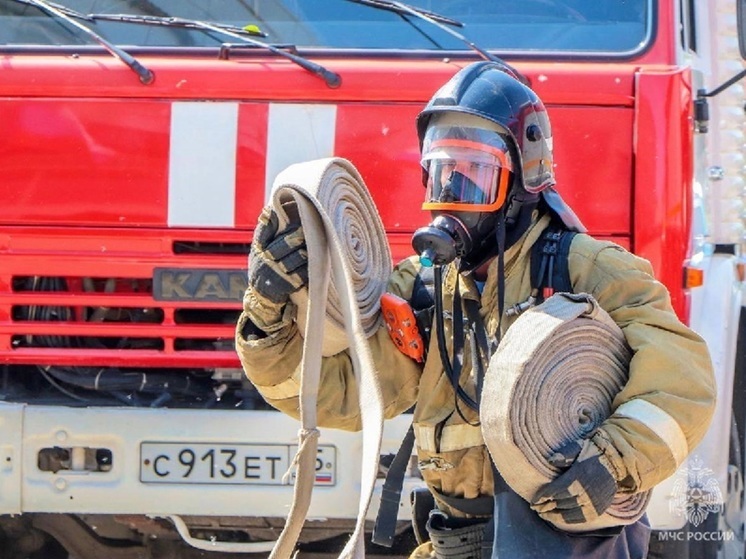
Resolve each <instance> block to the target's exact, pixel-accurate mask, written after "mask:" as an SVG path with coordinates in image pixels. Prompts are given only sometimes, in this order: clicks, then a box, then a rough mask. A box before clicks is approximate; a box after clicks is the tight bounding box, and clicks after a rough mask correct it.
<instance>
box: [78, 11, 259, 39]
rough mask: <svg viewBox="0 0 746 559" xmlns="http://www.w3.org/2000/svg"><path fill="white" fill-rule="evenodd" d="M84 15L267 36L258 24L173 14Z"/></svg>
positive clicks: (92, 18)
mask: <svg viewBox="0 0 746 559" xmlns="http://www.w3.org/2000/svg"><path fill="white" fill-rule="evenodd" d="M85 17H86V19H88V20H91V21H97V20H101V21H116V22H119V23H138V24H142V25H160V26H162V27H181V28H183V29H199V30H201V31H213V32H216V33H221V34H223V35H229V36H231V37H235V36H236V35H250V36H253V37H266V36H267V34H266V33H264V32H263V31H261V30H260V29H259V27H258V26H256V25H253V24H249V25H247V26H246V27H238V26H236V25H228V24H226V23H214V22H207V21H201V20H199V19H185V18H182V17H175V16H169V17H163V16H147V15H139V14H86V15H85Z"/></svg>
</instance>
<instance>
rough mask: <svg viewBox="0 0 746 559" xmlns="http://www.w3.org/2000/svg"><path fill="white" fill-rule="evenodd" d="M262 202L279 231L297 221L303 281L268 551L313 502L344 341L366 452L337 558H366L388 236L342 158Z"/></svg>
mask: <svg viewBox="0 0 746 559" xmlns="http://www.w3.org/2000/svg"><path fill="white" fill-rule="evenodd" d="M269 203H270V204H271V206H272V207H273V208H274V210H275V211H276V212H277V214H278V218H279V224H280V229H282V228H283V227H284V226H285V225H286V224H287V223H288V222H290V221H295V220H299V221H300V224H301V226H302V227H303V233H304V236H305V240H306V246H307V249H308V278H309V279H308V287H307V289H302V290H300V291H299V292H296V293H294V294H293V295H292V296H291V300H292V301H293V302H294V303H295V304H296V305H297V307H298V314H297V321H298V324H299V327H300V330H301V332H302V336H303V359H302V362H301V380H300V385H301V389H300V420H301V429H300V433H299V445H298V447H299V448H298V452H297V454H296V456H295V459H294V460H293V465H295V466H297V469H296V481H295V487H294V492H293V503H292V505H291V507H290V512H289V514H288V517H287V520H286V522H285V526H284V528H283V530H282V533H281V534H280V537H279V538H278V540H277V543H276V544H275V547H274V549H273V550H272V553H271V554H270V558H271V559H286V558H289V557H291V556H292V555H293V553H294V551H295V545H296V543H297V541H298V536H299V535H300V531H301V529H302V527H303V523H304V522H305V518H306V515H307V513H308V508H309V506H310V503H311V493H312V490H313V484H314V481H315V473H316V458H317V448H318V444H317V443H318V436H319V431H318V429H317V401H318V388H319V377H320V373H321V360H322V356H324V355H334V354H335V353H338V352H339V351H342V350H344V349H348V348H349V353H350V357H351V360H352V364H353V369H354V372H355V377H356V380H357V385H358V391H359V392H358V396H359V401H360V408H361V417H362V424H363V432H362V437H363V452H362V468H361V492H360V502H359V507H358V518H357V522H356V525H355V530H354V532H353V534H352V537H351V538H350V540H349V541H348V542H347V545H346V546H345V548H344V549H343V551H342V553H341V554H340V557H345V558H347V557H355V558H358V557H363V556H364V553H365V552H364V545H363V535H364V527H365V516H366V513H367V511H368V507H369V505H370V499H371V495H372V492H373V488H374V485H375V481H376V476H377V473H378V461H379V456H380V447H381V438H382V431H383V403H382V397H381V390H380V387H379V385H378V380H377V377H376V374H375V368H374V364H373V359H372V356H371V353H370V349H369V346H368V344H367V342H366V340H367V338H368V337H370V336H371V335H373V334H374V333H375V332H376V330H377V329H378V327H379V326H380V324H381V317H380V299H381V295H382V294H383V292H384V290H385V287H386V284H387V282H388V280H389V277H390V275H391V272H392V264H391V253H390V251H389V246H388V240H387V238H386V233H385V231H384V229H383V224H382V222H381V219H380V216H379V215H378V211H377V209H376V207H375V204H374V203H373V200H372V198H371V196H370V193H369V192H368V190H367V187H366V186H365V183H364V182H363V180H362V178H361V176H360V174H359V173H358V172H357V170H356V169H355V167H354V166H353V165H352V163H350V162H349V161H347V160H345V159H341V158H326V159H318V160H314V161H308V162H305V163H298V164H294V165H291V166H289V167H288V168H286V169H285V170H284V171H282V172H281V173H280V174H278V175H277V177H276V179H275V180H274V183H273V186H272V191H271V194H270V202H269ZM341 389H342V387H340V390H341ZM291 467H292V466H291Z"/></svg>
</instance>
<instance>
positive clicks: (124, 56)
mask: <svg viewBox="0 0 746 559" xmlns="http://www.w3.org/2000/svg"><path fill="white" fill-rule="evenodd" d="M14 1H15V2H18V3H20V4H28V5H30V6H34V7H36V8H39V9H40V10H41V11H43V12H44V13H46V14H47V15H49V16H50V17H55V18H58V19H61V20H62V21H64V22H66V23H68V24H70V25H72V26H73V27H75V28H76V29H79V30H80V31H82V32H83V33H85V34H86V35H88V36H90V37H91V38H93V40H95V41H96V42H97V43H98V44H100V45H101V46H102V47H104V48H105V49H106V50H107V51H109V53H111V55H112V56H114V57H116V58H118V59H119V60H121V61H122V62H124V63H125V64H126V65H127V66H129V68H130V69H131V70H132V71H133V72H135V73H136V74H137V76H138V77H139V78H140V81H141V82H142V83H143V84H145V85H149V84H151V83H153V80H154V79H155V74H153V72H152V70H149V69H148V68H146V67H145V66H143V65H142V64H140V62H138V61H137V59H135V57H134V56H132V55H131V54H129V53H127V52H126V51H124V50H122V49H121V48H119V47H118V46H116V45H115V44H113V43H110V42H109V41H107V40H106V39H104V38H103V37H102V36H101V35H99V34H98V33H96V32H95V31H93V30H92V29H90V28H89V27H86V26H85V25H83V24H82V23H79V22H77V21H75V18H77V19H84V20H85V19H88V18H86V16H85V15H83V14H81V13H79V12H76V11H74V10H71V9H69V8H66V7H64V6H60V5H58V4H52V3H50V2H45V1H44V0H14Z"/></svg>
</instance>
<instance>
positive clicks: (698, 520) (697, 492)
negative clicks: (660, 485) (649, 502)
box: [668, 456, 723, 527]
mask: <svg viewBox="0 0 746 559" xmlns="http://www.w3.org/2000/svg"><path fill="white" fill-rule="evenodd" d="M671 497H672V498H671V501H669V504H668V507H669V511H670V512H671V514H674V515H676V516H684V515H686V519H687V520H688V521H689V523H690V524H691V525H692V526H695V527H697V526H699V525H700V524H702V523H703V522H704V521H705V519H706V518H707V517H708V516H709V515H710V513H718V512H721V511H722V509H723V504H722V503H723V494H722V493H721V492H720V485H719V484H718V480H717V478H716V477H715V473H714V472H713V471H712V470H711V469H710V468H707V467H706V466H705V465H704V464H703V463H702V460H701V459H700V458H699V457H698V456H693V457H690V459H689V461H688V463H687V466H686V468H684V469H683V470H680V471H679V472H678V473H677V474H676V481H675V482H674V485H673V492H672V495H671Z"/></svg>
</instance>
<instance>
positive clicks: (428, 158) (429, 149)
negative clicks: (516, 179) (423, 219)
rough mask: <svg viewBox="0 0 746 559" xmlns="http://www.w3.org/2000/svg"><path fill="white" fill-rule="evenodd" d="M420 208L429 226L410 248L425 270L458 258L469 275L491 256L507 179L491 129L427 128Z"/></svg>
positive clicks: (502, 145) (506, 157)
mask: <svg viewBox="0 0 746 559" xmlns="http://www.w3.org/2000/svg"><path fill="white" fill-rule="evenodd" d="M421 164H422V169H423V183H424V185H425V188H426V194H425V202H424V204H423V205H422V208H423V209H424V210H428V211H430V212H431V214H432V215H433V220H432V222H431V223H430V224H429V225H427V226H426V227H422V228H420V229H418V230H417V231H416V232H415V234H414V236H413V238H412V246H413V248H414V249H415V251H417V253H418V254H419V255H420V261H421V262H422V264H423V265H425V266H442V265H445V264H448V263H450V262H453V261H454V260H455V259H457V258H458V259H460V268H461V269H462V270H469V269H471V268H472V267H474V266H476V265H478V264H479V263H481V262H482V261H484V260H485V259H486V258H488V257H489V256H491V255H492V254H491V253H492V252H493V251H494V249H495V242H494V238H495V232H496V230H497V227H498V221H499V219H500V218H501V214H502V217H503V218H504V212H501V210H502V209H503V208H504V206H505V205H506V200H507V199H508V195H509V192H510V190H511V189H510V187H511V183H512V179H513V161H512V157H511V155H510V150H509V148H508V145H507V143H506V141H505V139H504V138H503V137H502V136H501V135H500V134H499V133H498V132H497V131H494V130H487V129H483V128H476V127H468V126H461V125H454V124H447V123H446V124H435V125H433V126H430V127H428V130H427V133H426V134H425V138H424V140H423V146H422V161H421Z"/></svg>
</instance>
